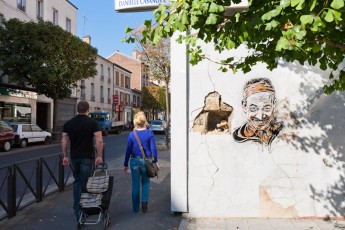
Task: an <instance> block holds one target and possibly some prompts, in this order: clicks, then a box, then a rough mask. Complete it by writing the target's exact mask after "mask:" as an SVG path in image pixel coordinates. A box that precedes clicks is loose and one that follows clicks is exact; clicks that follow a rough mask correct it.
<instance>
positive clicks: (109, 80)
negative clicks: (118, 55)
mask: <svg viewBox="0 0 345 230" xmlns="http://www.w3.org/2000/svg"><path fill="white" fill-rule="evenodd" d="M108 83H109V84H110V83H111V77H110V68H108Z"/></svg>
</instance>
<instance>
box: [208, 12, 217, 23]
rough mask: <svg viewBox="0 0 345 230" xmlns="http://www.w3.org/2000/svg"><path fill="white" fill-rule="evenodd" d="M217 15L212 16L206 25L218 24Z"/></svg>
mask: <svg viewBox="0 0 345 230" xmlns="http://www.w3.org/2000/svg"><path fill="white" fill-rule="evenodd" d="M217 17H218V16H217V15H216V14H210V15H209V16H208V18H207V20H206V25H214V24H216V23H217Z"/></svg>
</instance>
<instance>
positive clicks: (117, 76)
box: [115, 71, 120, 86]
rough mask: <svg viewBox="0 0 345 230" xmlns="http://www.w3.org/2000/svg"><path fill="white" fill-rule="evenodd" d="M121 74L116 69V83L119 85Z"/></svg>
mask: <svg viewBox="0 0 345 230" xmlns="http://www.w3.org/2000/svg"><path fill="white" fill-rule="evenodd" d="M119 75H120V74H119V72H117V71H116V77H115V78H116V79H115V84H116V85H117V86H119V78H120V76H119Z"/></svg>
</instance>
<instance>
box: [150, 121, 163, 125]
mask: <svg viewBox="0 0 345 230" xmlns="http://www.w3.org/2000/svg"><path fill="white" fill-rule="evenodd" d="M162 124H163V122H162V121H151V125H162Z"/></svg>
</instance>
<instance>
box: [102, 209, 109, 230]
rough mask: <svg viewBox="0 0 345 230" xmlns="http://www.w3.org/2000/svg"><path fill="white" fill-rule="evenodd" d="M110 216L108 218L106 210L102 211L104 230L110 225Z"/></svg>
mask: <svg viewBox="0 0 345 230" xmlns="http://www.w3.org/2000/svg"><path fill="white" fill-rule="evenodd" d="M110 221H111V220H110V216H109V212H108V210H105V211H104V217H103V225H104V229H107V227H108V225H109V223H110Z"/></svg>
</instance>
